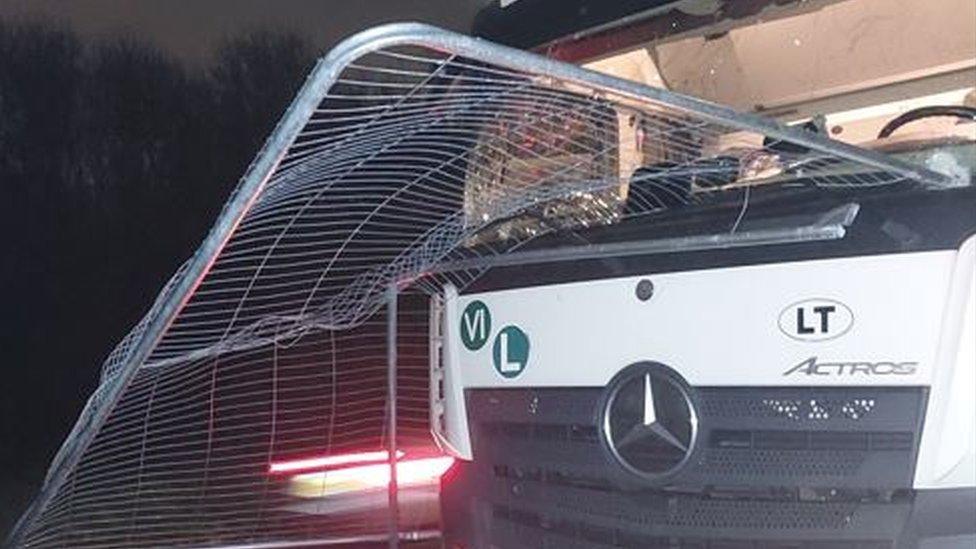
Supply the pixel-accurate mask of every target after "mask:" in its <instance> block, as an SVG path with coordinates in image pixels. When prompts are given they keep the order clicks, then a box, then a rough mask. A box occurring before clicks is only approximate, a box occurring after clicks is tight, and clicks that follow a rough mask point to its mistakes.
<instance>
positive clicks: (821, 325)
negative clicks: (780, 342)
mask: <svg viewBox="0 0 976 549" xmlns="http://www.w3.org/2000/svg"><path fill="white" fill-rule="evenodd" d="M853 325H854V313H853V312H851V309H850V307H848V306H847V305H844V304H843V303H841V302H840V301H837V300H835V299H823V298H815V299H804V300H803V301H798V302H796V303H793V304H791V305H788V306H787V307H786V308H785V309H783V312H781V313H780V314H779V329H780V331H781V332H783V333H784V334H786V335H787V336H789V337H791V338H793V339H796V340H799V341H825V340H828V339H834V338H836V337H840V336H842V335H844V334H846V333H847V331H848V330H850V329H851V326H853Z"/></svg>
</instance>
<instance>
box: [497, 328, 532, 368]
mask: <svg viewBox="0 0 976 549" xmlns="http://www.w3.org/2000/svg"><path fill="white" fill-rule="evenodd" d="M491 357H492V360H494V362H495V371H497V372H498V373H499V374H501V375H502V377H507V378H509V379H511V378H514V377H517V376H518V375H519V374H521V373H522V371H524V370H525V366H526V364H528V363H529V336H527V335H525V332H523V331H522V330H520V329H519V328H518V327H517V326H505V327H504V328H502V329H501V331H499V332H498V335H497V336H495V343H494V345H493V346H492V353H491Z"/></svg>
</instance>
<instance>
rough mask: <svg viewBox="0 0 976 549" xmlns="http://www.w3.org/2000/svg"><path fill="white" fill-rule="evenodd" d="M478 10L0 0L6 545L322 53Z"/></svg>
mask: <svg viewBox="0 0 976 549" xmlns="http://www.w3.org/2000/svg"><path fill="white" fill-rule="evenodd" d="M486 2H487V0H428V1H424V2H418V1H400V0H359V1H358V2H345V1H339V0H331V1H325V0H274V1H271V0H267V1H258V0H197V1H193V2H190V1H182V0H84V1H82V0H74V1H71V2H67V1H63V0H0V235H2V237H0V311H2V317H0V318H2V321H0V374H2V375H0V540H2V539H3V537H5V536H6V532H8V531H9V529H10V527H11V526H12V523H13V521H15V520H16V519H17V517H18V516H19V515H20V513H21V512H22V511H23V510H24V508H25V507H26V505H27V504H28V502H29V501H30V498H31V497H32V496H33V494H34V493H35V491H36V490H37V489H38V488H39V486H40V483H41V480H42V479H43V476H44V473H45V471H46V469H47V466H48V463H49V461H50V459H51V458H52V457H53V455H54V453H55V452H56V451H57V449H58V447H59V446H60V444H61V442H62V440H63V438H64V436H65V435H66V434H67V433H68V431H69V430H70V429H71V426H72V425H73V424H74V421H75V419H76V417H77V414H78V413H79V412H80V411H81V409H82V407H83V405H84V403H85V401H86V399H87V398H88V395H89V394H90V393H91V391H92V390H94V388H95V386H96V383H97V380H98V377H99V368H100V366H101V362H102V360H103V359H104V358H105V356H106V355H107V354H108V353H109V352H110V351H111V350H112V348H113V347H114V345H115V344H116V342H118V340H119V339H121V338H122V336H123V335H125V333H126V332H127V331H128V329H129V328H130V327H131V326H132V325H133V324H135V322H137V321H138V320H139V318H140V317H141V316H142V314H143V313H144V312H145V311H146V309H147V308H148V307H149V306H150V305H151V303H152V300H153V298H154V297H155V294H156V293H157V292H158V291H159V289H160V288H161V286H162V285H163V283H165V281H166V280H167V279H168V278H169V276H170V275H171V274H172V273H173V271H174V270H175V269H176V268H177V266H179V264H180V263H181V262H182V261H183V260H184V259H186V258H187V257H188V256H189V255H190V254H191V253H192V251H193V250H194V249H195V247H196V246H197V244H198V243H199V242H200V241H201V239H202V238H203V236H204V235H205V234H206V232H207V230H208V229H209V227H210V224H211V223H212V222H213V220H214V218H215V216H216V214H217V212H218V211H219V209H220V207H221V205H222V204H223V201H224V199H226V197H227V196H228V194H229V193H230V191H231V189H232V188H233V187H234V185H235V184H236V183H237V180H238V178H239V177H240V176H241V175H242V174H243V173H244V170H245V168H246V167H247V165H248V163H249V162H250V161H251V159H252V158H253V156H254V154H255V153H256V152H257V150H258V148H259V147H260V145H261V143H262V142H263V140H264V139H265V137H266V136H267V134H268V133H269V131H270V130H271V128H272V127H273V126H274V123H275V122H276V121H277V119H278V117H279V116H280V115H281V114H282V113H283V112H284V110H285V108H286V107H287V105H288V103H289V102H290V101H291V99H292V97H293V95H294V93H295V92H296V91H297V89H298V87H299V86H300V85H301V83H302V82H303V80H304V76H305V74H306V73H307V71H308V69H309V68H310V67H311V64H312V63H313V62H314V60H315V58H316V57H318V56H319V55H321V54H323V53H324V52H325V51H327V49H328V48H329V47H330V46H332V45H334V44H335V43H336V42H337V41H338V40H340V39H342V38H343V37H345V36H348V35H350V34H352V33H354V32H356V31H359V30H362V29H365V28H368V27H370V26H372V25H375V24H378V23H382V22H388V21H398V20H400V21H402V20H415V21H425V22H430V23H433V24H437V25H439V26H442V27H446V28H452V29H456V30H460V31H467V30H468V29H469V27H470V24H471V21H472V18H473V17H474V14H475V12H476V11H477V10H478V9H479V8H480V7H481V6H482V5H483V4H485V3H486Z"/></svg>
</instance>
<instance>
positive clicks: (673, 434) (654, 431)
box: [603, 362, 698, 481]
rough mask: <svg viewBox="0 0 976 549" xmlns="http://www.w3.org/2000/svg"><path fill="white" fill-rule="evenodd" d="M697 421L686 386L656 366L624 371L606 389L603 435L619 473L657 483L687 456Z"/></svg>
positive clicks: (638, 367)
mask: <svg viewBox="0 0 976 549" xmlns="http://www.w3.org/2000/svg"><path fill="white" fill-rule="evenodd" d="M697 427H698V422H697V417H696V415H695V409H694V405H693V404H692V399H691V397H690V395H689V392H688V389H687V384H685V382H684V381H683V380H682V379H681V378H680V377H679V376H678V374H677V373H675V372H674V371H673V370H671V369H670V368H667V367H665V366H663V365H660V364H656V363H650V362H647V363H640V364H635V365H632V366H629V367H628V368H626V369H624V370H623V371H622V372H621V373H620V374H618V375H617V376H616V377H615V378H614V379H613V380H612V381H611V382H610V385H609V388H608V396H607V399H606V401H605V405H604V409H603V436H604V438H605V440H606V443H607V447H608V448H609V449H610V453H611V454H612V455H613V457H614V458H615V459H616V460H617V461H618V462H619V463H620V464H621V465H622V466H623V467H624V469H626V470H628V471H630V472H632V473H634V474H636V475H638V476H640V477H642V478H643V479H645V480H648V481H660V480H663V479H664V478H665V477H668V476H670V474H671V473H673V472H675V471H676V470H677V469H678V468H680V467H681V466H682V465H683V464H684V463H685V461H687V459H688V458H689V457H690V456H691V452H692V450H693V448H694V444H695V436H696V434H697Z"/></svg>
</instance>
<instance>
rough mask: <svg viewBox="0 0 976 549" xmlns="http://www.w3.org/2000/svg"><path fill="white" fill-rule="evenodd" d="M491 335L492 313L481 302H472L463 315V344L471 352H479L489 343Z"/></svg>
mask: <svg viewBox="0 0 976 549" xmlns="http://www.w3.org/2000/svg"><path fill="white" fill-rule="evenodd" d="M489 334H491V313H489V312H488V306H487V305H485V304H484V303H483V302H481V301H472V302H471V303H469V304H468V306H467V307H465V308H464V312H463V313H461V342H462V343H464V346H465V347H467V348H468V349H469V350H471V351H477V350H478V349H480V348H482V347H484V346H485V343H487V342H488V335H489Z"/></svg>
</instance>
